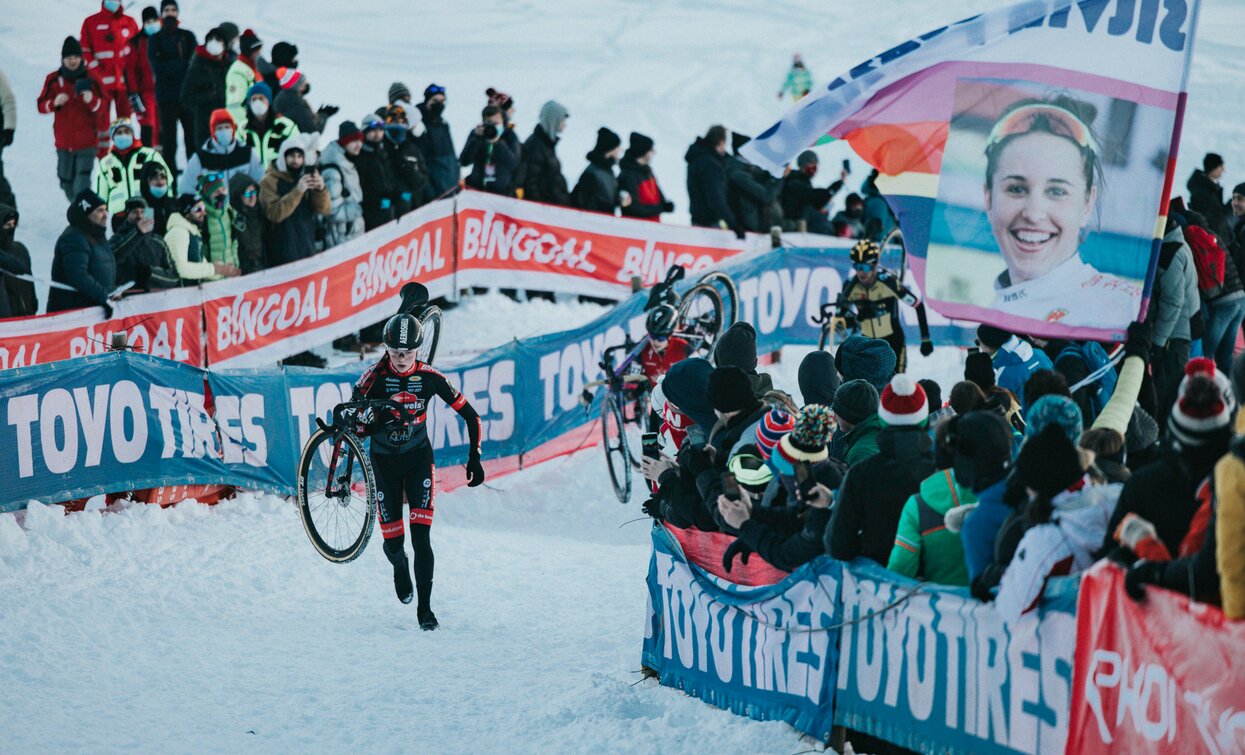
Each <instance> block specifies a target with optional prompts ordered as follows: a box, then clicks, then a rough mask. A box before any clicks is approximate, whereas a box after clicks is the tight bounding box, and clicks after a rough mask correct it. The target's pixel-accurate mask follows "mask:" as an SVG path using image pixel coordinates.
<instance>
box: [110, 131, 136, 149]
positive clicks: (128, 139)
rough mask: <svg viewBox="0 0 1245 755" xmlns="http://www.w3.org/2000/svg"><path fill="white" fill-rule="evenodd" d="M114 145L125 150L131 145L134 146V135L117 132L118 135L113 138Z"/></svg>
mask: <svg viewBox="0 0 1245 755" xmlns="http://www.w3.org/2000/svg"><path fill="white" fill-rule="evenodd" d="M112 146H114V147H116V148H117V149H119V150H121V151H122V152H124V151H126V150H127V149H129V148H130V147H133V146H134V135H133V134H117V135H116V136H114V137H113V138H112Z"/></svg>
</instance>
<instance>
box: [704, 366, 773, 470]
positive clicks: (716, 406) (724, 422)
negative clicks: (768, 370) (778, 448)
mask: <svg viewBox="0 0 1245 755" xmlns="http://www.w3.org/2000/svg"><path fill="white" fill-rule="evenodd" d="M705 395H706V397H707V398H708V399H709V405H710V406H712V407H713V411H714V413H715V414H717V416H718V421H717V423H716V424H715V425H714V428H713V430H712V431H710V433H709V444H710V445H711V446H713V447H714V448H715V449H716V451H717V458H718V459H719V460H720V461H721V463H723V464H725V462H726V452H727V451H730V449H731V448H732V447H733V446H734V445H735V443H737V442H738V441H739V439H740V437H741V436H742V435H743V433H744V431H745V430H747V429H748V428H749V427H750V426H751V425H753V424H755V423H756V422H757V421H758V420H760V419H761V417H763V416H764V415H765V413H766V412H767V411H768V408H767V407H766V406H765V405H763V404H762V403H761V401H760V400H759V399H758V398H757V397H756V394H755V393H754V392H753V390H752V381H751V380H749V378H748V373H746V372H744V371H743V370H741V369H739V368H738V367H733V366H727V367H721V366H719V367H715V368H714V370H713V372H711V373H709V383H708V385H707V387H706V390H705Z"/></svg>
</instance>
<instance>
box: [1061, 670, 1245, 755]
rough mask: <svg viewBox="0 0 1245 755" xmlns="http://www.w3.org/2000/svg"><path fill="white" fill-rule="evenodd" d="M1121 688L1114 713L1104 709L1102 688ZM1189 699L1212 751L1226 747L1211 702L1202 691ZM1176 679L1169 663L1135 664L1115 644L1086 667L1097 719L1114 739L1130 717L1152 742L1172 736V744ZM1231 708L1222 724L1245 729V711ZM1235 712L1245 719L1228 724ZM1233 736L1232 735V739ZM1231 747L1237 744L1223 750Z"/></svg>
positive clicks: (1104, 737)
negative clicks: (1213, 727) (1221, 744)
mask: <svg viewBox="0 0 1245 755" xmlns="http://www.w3.org/2000/svg"><path fill="white" fill-rule="evenodd" d="M1112 688H1117V689H1118V690H1119V695H1118V697H1119V700H1118V702H1117V706H1118V707H1117V709H1116V710H1115V711H1114V715H1109V714H1108V711H1106V710H1104V709H1103V702H1102V694H1101V692H1100V691H1099V690H1105V689H1112ZM1184 699H1185V702H1186V703H1188V704H1189V705H1190V707H1192V708H1193V709H1194V711H1195V713H1194V717H1195V719H1196V720H1197V721H1198V729H1199V732H1198V733H1199V734H1200V735H1201V737H1202V741H1203V743H1204V744H1206V746H1207V749H1208V750H1209V751H1210V752H1220V751H1221V750H1220V748H1219V747H1218V745H1217V744H1216V740H1217V739H1218V737H1216V736H1214V735H1213V734H1212V732H1211V731H1210V723H1211V720H1212V718H1211V713H1210V710H1209V708H1210V702H1209V700H1206V699H1205V698H1203V696H1202V695H1201V694H1198V693H1196V692H1192V691H1186V692H1185V694H1184ZM1176 700H1177V685H1176V679H1175V678H1174V677H1173V676H1171V675H1170V674H1168V673H1167V669H1166V668H1164V667H1163V666H1161V665H1159V664H1156V663H1142V664H1140V665H1138V666H1137V667H1136V669H1135V670H1134V669H1133V668H1132V664H1131V663H1130V661H1129V659H1128V658H1126V657H1123V656H1121V655H1120V654H1119V653H1117V652H1115V651H1112V650H1103V649H1101V648H1096V649H1095V650H1094V653H1093V655H1092V656H1091V658H1090V661H1089V669H1088V671H1086V673H1085V702H1086V703H1087V704H1088V705H1089V709H1090V710H1091V711H1093V714H1094V720H1095V721H1096V722H1097V724H1098V734H1099V736H1101V737H1102V741H1103V742H1104V743H1106V744H1111V743H1112V742H1113V741H1114V740H1115V738H1114V737H1113V736H1112V734H1111V732H1112V731H1113V730H1115V729H1116V728H1118V727H1120V726H1123V725H1124V722H1125V719H1126V718H1127V719H1128V720H1129V722H1130V724H1129V725H1130V726H1131V728H1132V729H1133V730H1134V731H1136V732H1138V733H1140V734H1141V735H1142V736H1143V737H1145V738H1146V739H1147V740H1149V741H1151V742H1160V741H1164V740H1166V743H1167V744H1168V745H1170V744H1172V742H1174V741H1175V737H1176V721H1177V714H1176ZM1233 713H1234V711H1232V710H1228V711H1224V713H1223V714H1222V715H1221V716H1220V717H1219V719H1220V726H1221V728H1226V729H1228V730H1229V734H1231V730H1232V729H1237V728H1242V729H1245V711H1241V712H1237V713H1236V715H1235V716H1233V715H1232V714H1233ZM1233 718H1237V719H1239V720H1237V721H1235V722H1233V723H1232V725H1230V726H1228V727H1223V724H1224V723H1227V722H1228V721H1230V720H1231V719H1233ZM1231 741H1232V740H1231V739H1229V740H1228V742H1229V743H1231ZM1222 751H1223V752H1231V751H1232V749H1231V748H1229V749H1227V750H1222Z"/></svg>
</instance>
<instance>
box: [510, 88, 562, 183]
mask: <svg viewBox="0 0 1245 755" xmlns="http://www.w3.org/2000/svg"><path fill="white" fill-rule="evenodd" d="M570 117H571V114H570V112H569V111H567V109H566V108H565V107H564V106H563V105H562V104H561V103H559V102H556V101H554V100H549V101H548V102H546V103H545V104H544V105H542V106H541V108H540V119H539V120H538V122H537V124H536V128H535V129H533V130H532V135H531V136H529V137H528V138H527V141H525V142H523V151H522V153H521V154H520V155H519V170H518V173H517V174H516V175H515V179H514V180H515V189H516V194H517V196H518V197H519V198H520V199H528V200H531V201H533V202H544V203H545V204H554V205H560V206H562V207H570V206H572V202H571V192H570V190H569V189H568V188H567V185H566V178H565V177H564V176H563V175H562V161H561V160H559V159H558V154H557V145H558V140H559V139H560V138H561V135H562V132H563V131H565V130H566V123H567V120H568V119H569V118H570Z"/></svg>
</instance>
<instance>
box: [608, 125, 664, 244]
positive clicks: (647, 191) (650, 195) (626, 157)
mask: <svg viewBox="0 0 1245 755" xmlns="http://www.w3.org/2000/svg"><path fill="white" fill-rule="evenodd" d="M655 154H656V151H655V150H654V149H653V140H652V139H650V138H649V137H647V136H645V135H644V134H640V133H636V132H635V131H632V132H631V136H630V137H629V139H628V144H627V151H626V152H625V153H623V156H622V159H621V160H619V161H618V188H619V189H620V190H622V191H625V192H627V194H628V196H630V197H631V203H630V204H628V205H627V206H626V207H623V208H622V215H623V217H624V218H637V219H639V220H651V221H653V222H660V221H661V215H662V213H666V212H674V203H673V202H671V201H669V200H668V199H666V195H665V194H663V193H662V191H661V187H660V186H658V185H657V176H656V175H655V174H654V173H653V168H652V163H653V156H654V155H655Z"/></svg>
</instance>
